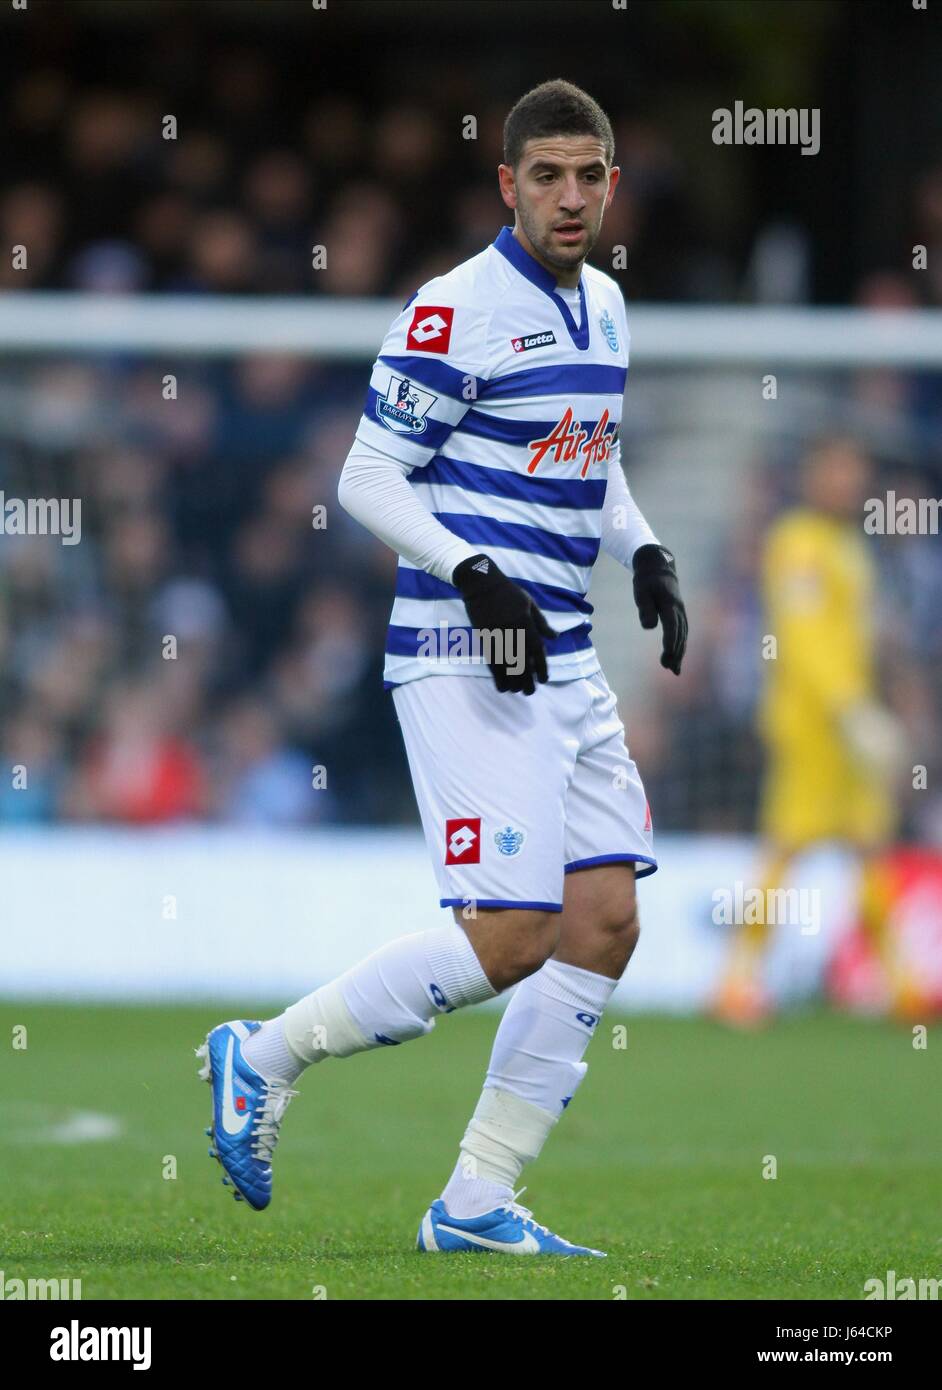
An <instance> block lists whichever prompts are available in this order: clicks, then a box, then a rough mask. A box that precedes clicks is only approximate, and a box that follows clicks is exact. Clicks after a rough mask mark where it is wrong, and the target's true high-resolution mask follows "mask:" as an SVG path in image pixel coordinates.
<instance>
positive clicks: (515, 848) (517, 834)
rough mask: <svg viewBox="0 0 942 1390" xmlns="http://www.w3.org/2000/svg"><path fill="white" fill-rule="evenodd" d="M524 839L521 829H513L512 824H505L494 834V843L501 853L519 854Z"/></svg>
mask: <svg viewBox="0 0 942 1390" xmlns="http://www.w3.org/2000/svg"><path fill="white" fill-rule="evenodd" d="M525 839H526V836H525V835H524V833H523V831H522V830H514V828H513V826H512V825H505V826H504V828H503V830H498V831H497V832H496V834H495V835H494V844H495V845H496V846H497V848H498V850H499V851H500V853H501V854H506V855H513V854H519V853H520V850H521V849H522V847H523V842H524V840H525Z"/></svg>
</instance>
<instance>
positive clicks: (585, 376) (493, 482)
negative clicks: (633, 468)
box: [357, 227, 628, 686]
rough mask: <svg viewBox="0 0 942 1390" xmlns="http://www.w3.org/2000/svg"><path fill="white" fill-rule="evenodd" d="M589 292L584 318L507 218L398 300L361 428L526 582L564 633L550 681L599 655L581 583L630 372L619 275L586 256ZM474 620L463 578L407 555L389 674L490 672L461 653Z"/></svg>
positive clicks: (454, 524)
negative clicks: (478, 248)
mask: <svg viewBox="0 0 942 1390" xmlns="http://www.w3.org/2000/svg"><path fill="white" fill-rule="evenodd" d="M579 296H580V300H581V308H582V316H581V320H580V326H579V327H577V326H576V322H575V319H574V318H573V316H572V314H571V313H570V311H569V307H568V305H567V304H566V302H565V300H564V299H563V298H562V297H561V296H560V295H559V294H557V293H556V280H555V277H554V276H552V275H551V274H550V273H549V271H547V270H545V269H544V268H543V267H542V266H541V265H540V264H539V263H538V262H537V261H535V260H534V259H533V257H532V256H530V255H529V254H528V253H527V252H526V251H525V250H524V249H523V247H522V246H521V245H520V243H519V242H518V241H517V240H516V238H515V237H514V235H513V233H512V231H511V229H510V228H509V227H504V228H503V230H502V231H501V233H500V235H499V236H498V237H497V239H496V241H495V242H494V243H493V244H492V245H491V246H489V247H488V248H487V249H486V250H485V251H482V252H481V253H480V254H479V255H477V256H474V257H472V259H471V260H469V261H465V262H464V264H463V265H459V266H457V267H456V268H455V269H454V270H452V271H450V272H449V273H448V274H447V275H442V276H439V277H438V278H437V279H434V280H430V281H429V282H428V284H426V285H423V286H422V288H421V289H420V290H419V291H418V293H417V294H416V295H414V296H413V298H412V299H411V300H410V301H409V302H408V304H407V305H406V306H405V308H404V309H403V310H402V313H401V314H400V315H399V316H398V318H397V319H396V320H395V322H394V323H393V325H392V326H391V328H390V329H389V332H388V333H387V334H386V338H385V340H384V342H383V346H382V349H381V351H380V354H379V357H378V358H377V359H376V362H375V364H374V366H373V373H372V376H371V378H370V387H369V391H368V394H367V399H366V406H365V408H364V412H363V418H362V419H361V421H360V425H359V428H358V430H357V438H358V439H359V440H360V441H361V442H362V443H364V444H365V445H367V447H370V448H375V449H376V450H378V451H379V452H381V453H384V454H388V455H391V456H392V457H394V458H396V459H398V460H400V461H401V462H402V463H404V464H408V465H409V466H410V467H411V472H410V473H409V475H408V478H409V482H410V484H411V485H412V486H413V487H414V488H416V490H417V492H418V495H419V496H420V497H421V499H422V501H423V502H424V503H425V505H426V506H427V507H428V509H429V511H430V512H432V514H433V515H434V516H435V517H436V518H437V519H438V520H439V521H440V522H441V523H442V524H443V525H444V526H446V527H447V528H448V530H449V531H452V532H454V534H455V535H456V536H460V537H462V539H464V540H466V541H468V542H469V543H470V544H471V545H473V546H474V547H475V549H478V550H482V551H486V552H487V553H488V554H489V555H491V556H493V558H494V560H495V561H496V562H497V564H498V565H499V566H500V568H501V569H502V570H503V572H504V573H505V574H506V575H508V576H509V577H510V578H511V579H514V580H516V582H517V583H518V584H519V585H520V586H521V587H522V588H523V589H525V590H526V591H527V592H528V593H529V594H531V595H532V597H533V598H534V599H535V601H536V602H537V604H538V605H539V607H540V608H541V609H542V611H543V613H544V614H545V616H546V619H547V622H548V623H549V624H550V626H551V627H552V628H553V629H554V630H555V631H556V632H558V633H559V634H560V635H559V636H558V637H556V638H554V639H551V640H549V641H548V642H547V643H546V649H547V656H548V667H549V678H550V680H551V681H560V680H573V679H576V678H577V677H580V676H586V675H590V674H591V673H592V672H594V671H597V670H598V669H599V662H598V658H597V656H596V654H595V651H594V648H593V646H592V639H591V635H590V634H591V623H590V622H589V617H590V614H591V613H592V605H591V604H590V603H589V602H588V599H587V598H586V594H587V593H588V589H589V583H590V579H591V575H592V567H593V565H594V564H595V560H596V557H597V555H598V552H599V546H600V538H601V515H602V505H603V503H604V500H605V489H606V485H607V479H608V466H609V461H610V460H611V459H617V458H618V445H617V434H618V427H619V424H620V422H621V410H622V399H623V396H624V390H625V381H626V378H627V375H628V326H627V321H626V317H625V306H624V301H623V299H622V295H621V290H620V289H619V288H618V285H617V284H616V283H615V281H614V280H613V279H612V278H611V277H610V276H608V275H605V274H604V273H603V272H602V271H599V270H596V269H594V268H593V267H591V266H588V265H587V266H585V267H584V268H583V272H582V278H581V281H580V284H579ZM430 634H434V635H435V638H436V640H435V642H433V643H430ZM469 634H470V628H469V620H468V614H467V610H466V609H465V606H464V602H463V600H462V598H461V596H460V594H459V593H458V591H457V589H455V588H454V587H453V586H452V585H451V584H447V583H445V582H443V581H442V580H440V579H436V578H435V577H434V576H432V575H429V574H427V573H425V571H423V570H418V569H416V568H415V567H414V566H412V565H410V564H409V563H408V562H407V561H405V560H403V559H402V558H401V557H400V560H399V568H398V572H397V580H396V597H395V602H394V604H393V610H392V616H391V619H390V624H389V630H388V633H387V640H386V667H385V672H384V677H385V684H386V685H387V686H393V685H401V684H402V683H403V682H405V681H410V680H415V679H416V678H417V677H419V676H424V675H429V674H435V673H443V674H445V673H447V674H455V673H456V672H459V673H466V674H468V675H483V676H488V677H490V672H489V670H488V667H487V665H486V663H485V661H484V660H483V658H482V656H481V655H480V653H478V654H477V655H474V654H473V650H472V651H471V654H469V655H464V656H462V655H461V653H462V652H468V651H469V645H468V642H469ZM429 653H431V654H429Z"/></svg>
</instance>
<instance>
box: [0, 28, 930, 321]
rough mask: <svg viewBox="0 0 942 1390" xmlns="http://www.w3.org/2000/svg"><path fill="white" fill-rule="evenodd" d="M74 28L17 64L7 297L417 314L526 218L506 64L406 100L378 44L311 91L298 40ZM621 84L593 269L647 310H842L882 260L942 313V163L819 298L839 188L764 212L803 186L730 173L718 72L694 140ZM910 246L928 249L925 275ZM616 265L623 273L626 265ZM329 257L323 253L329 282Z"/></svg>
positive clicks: (10, 128)
mask: <svg viewBox="0 0 942 1390" xmlns="http://www.w3.org/2000/svg"><path fill="white" fill-rule="evenodd" d="M199 9H200V7H199V6H195V12H198V11H199ZM145 13H146V11H145ZM192 13H193V11H191V14H192ZM73 17H74V11H73ZM69 18H70V16H69V9H68V7H66V8H65V9H64V10H63V11H60V13H59V16H58V19H57V29H58V31H59V33H60V42H59V45H58V49H55V51H54V52H44V51H43V49H42V47H41V46H37V48H36V49H35V50H33V51H24V52H22V53H21V54H19V56H18V60H17V61H16V62H13V61H12V54H13V52H14V50H13V48H12V46H11V48H10V50H9V53H8V58H7V62H6V64H5V65H4V64H3V62H2V59H0V79H3V83H2V89H0V121H2V130H3V135H4V151H3V155H4V158H3V167H4V181H3V187H2V190H0V244H2V245H4V246H25V247H27V248H28V253H29V254H28V263H27V264H26V265H25V266H24V265H22V264H18V265H17V267H16V268H14V267H13V266H12V264H11V261H10V258H8V257H3V258H0V287H7V288H11V289H26V288H41V289H78V290H90V291H97V292H109V291H110V292H119V291H125V292H138V291H141V292H146V291H177V292H182V293H189V294H215V293H225V294H237V295H238V294H254V293H259V294H305V295H392V296H394V297H398V298H403V299H404V298H406V297H408V296H409V295H410V294H411V293H412V291H413V290H414V288H415V286H416V285H418V284H421V283H423V282H424V281H425V280H427V279H429V278H431V276H433V275H434V274H437V273H439V272H441V271H442V270H445V269H448V268H450V267H451V266H453V265H455V264H456V263H457V262H458V261H461V260H463V259H465V258H466V257H468V256H470V255H473V254H475V253H476V252H477V251H479V250H480V249H481V248H482V247H483V246H485V245H486V244H487V243H488V242H490V241H491V240H493V238H494V235H495V230H496V227H497V226H498V225H499V222H500V221H501V220H509V219H508V218H506V217H504V216H503V210H502V209H501V207H500V205H499V203H498V200H497V193H496V187H495V179H496V168H497V165H498V163H499V162H500V161H501V158H502V126H503V120H504V117H505V115H506V112H507V109H508V105H509V102H510V101H512V100H513V99H514V98H515V97H516V96H519V95H520V94H521V90H520V77H519V75H513V76H512V75H510V73H509V72H508V71H507V69H506V64H504V65H502V66H501V67H500V69H499V77H500V80H499V81H498V80H496V75H495V63H494V59H493V55H492V54H489V55H488V57H487V58H481V57H480V56H475V55H473V54H469V56H468V58H467V60H466V61H464V60H461V59H458V58H456V57H455V56H454V55H453V54H452V55H450V56H447V55H445V54H442V53H439V52H436V55H435V74H434V81H433V82H428V81H423V80H421V79H420V80H419V82H418V83H417V84H408V83H405V84H404V83H403V82H402V80H401V78H402V69H401V67H400V66H399V65H395V64H394V65H390V64H389V63H388V62H387V63H385V64H384V63H383V60H382V53H381V51H380V50H379V49H377V48H376V47H375V46H374V47H372V48H370V49H369V50H368V51H364V52H362V53H361V52H357V57H356V61H357V71H358V73H359V80H357V81H352V80H351V70H350V66H349V64H350V58H351V53H350V51H349V42H350V40H349V39H348V47H347V48H341V49H340V50H338V52H337V53H336V62H335V63H334V62H332V61H331V55H330V52H329V51H328V52H327V54H326V56H325V55H324V54H322V53H321V52H320V50H318V51H317V57H318V58H319V59H320V62H319V67H318V74H317V80H316V81H311V80H310V69H309V68H308V67H307V66H306V65H305V64H304V63H299V62H298V61H297V59H298V55H297V54H296V53H295V52H294V51H293V48H292V37H291V31H290V29H289V30H285V31H282V32H281V33H280V34H279V32H278V30H277V29H272V30H268V31H266V34H265V41H264V42H263V43H257V44H255V45H251V44H249V43H247V42H245V41H241V42H236V41H234V40H232V41H230V42H228V43H227V42H226V41H225V40H224V38H223V37H222V36H220V34H219V33H218V32H217V30H216V28H215V27H214V26H204V27H202V28H201V27H200V26H198V25H193V24H192V23H190V24H189V25H188V22H187V19H186V17H185V15H183V14H182V13H178V14H176V15H175V16H174V21H173V23H172V24H168V25H164V26H158V27H157V28H156V29H153V28H151V29H147V30H143V31H141V32H140V33H135V32H134V31H133V30H132V33H131V36H130V38H129V37H128V36H127V35H126V34H123V32H121V31H118V30H116V31H115V32H112V31H110V30H109V28H108V26H107V25H106V26H104V27H103V28H102V29H101V31H99V32H97V33H96V32H95V31H92V30H89V31H88V32H87V34H86V36H85V42H84V46H83V43H82V37H83V36H82V31H81V30H77V31H76V32H75V33H73V34H71V35H70V32H69ZM647 22H651V20H650V17H649V19H648V21H647ZM6 37H8V38H10V39H12V38H13V37H14V33H13V32H11V31H10V30H9V29H8V30H7V31H6ZM47 37H48V36H47ZM425 37H426V42H431V41H432V35H431V34H428V35H426V36H425ZM135 39H136V42H135ZM307 43H308V44H310V43H311V38H310V37H308V38H307ZM54 47H55V46H54ZM553 62H554V63H558V59H556V58H554V60H553ZM611 66H612V65H611V61H608V62H607V63H603V64H601V65H600V67H599V70H598V77H597V84H598V85H593V86H592V90H593V94H594V95H597V96H598V97H599V99H600V100H601V101H602V102H603V104H605V105H606V106H607V107H608V109H609V111H610V113H611V116H612V121H613V127H614V130H615V142H616V153H617V159H618V163H619V165H620V167H621V171H622V173H621V183H620V187H619V190H618V195H617V198H616V199H615V202H614V203H613V205H612V207H611V209H610V210H609V212H608V214H607V217H606V221H605V224H604V227H603V232H602V238H601V241H600V243H599V245H598V247H597V250H596V253H595V255H596V259H597V261H598V263H599V264H600V265H605V266H608V267H611V268H612V269H613V273H614V274H615V275H616V277H617V278H618V279H619V280H620V281H621V282H622V283H623V285H624V287H625V290H626V292H627V293H628V294H629V295H630V296H631V297H632V298H633V299H635V300H655V301H656V300H670V301H678V300H688V301H697V300H699V301H724V300H729V299H745V300H758V301H781V300H799V301H800V300H803V299H807V298H809V297H812V296H813V295H814V296H816V297H817V298H821V299H825V300H828V299H833V298H834V297H835V283H834V280H833V277H834V276H837V275H838V274H839V272H840V260H841V259H842V260H843V263H844V266H845V268H846V265H847V264H848V262H849V260H851V259H853V262H854V263H855V264H856V265H857V270H856V274H857V276H858V278H863V276H864V275H865V274H867V275H869V274H870V273H871V271H873V270H876V271H879V270H880V269H881V267H880V266H879V265H875V264H873V257H874V255H876V254H879V255H881V256H883V257H884V258H885V260H886V263H887V265H888V267H890V268H891V270H892V272H893V273H895V274H896V275H899V276H901V278H902V281H903V283H904V284H905V286H906V287H907V290H906V293H908V295H909V297H910V298H911V299H912V300H913V301H914V302H925V303H930V304H940V303H942V270H940V266H942V163H940V162H939V161H938V157H936V159H935V160H934V161H932V160H930V161H929V162H928V163H926V164H925V167H923V168H921V169H920V168H919V167H918V165H914V166H913V169H914V174H913V177H912V179H911V183H910V188H909V194H908V197H907V198H906V199H905V200H904V206H903V207H902V208H900V209H898V210H897V211H898V214H899V215H898V218H897V220H898V224H899V225H898V226H895V225H894V228H893V230H892V232H889V231H887V232H885V233H884V236H883V239H882V240H881V241H880V247H881V250H880V252H879V253H877V252H876V251H871V252H870V253H869V263H868V264H866V265H864V264H863V263H862V262H861V253H860V251H859V250H855V249H854V248H853V247H848V245H847V238H846V237H844V240H843V242H842V244H843V245H844V248H845V252H844V254H843V256H842V258H839V261H838V263H837V265H829V266H828V274H829V275H830V276H831V277H832V280H831V282H829V283H827V284H821V283H820V281H821V270H822V267H821V266H818V265H816V264H815V253H814V247H813V241H814V238H815V235H816V234H817V233H819V232H821V231H822V230H823V228H821V227H816V228H812V227H810V226H808V225H805V224H804V223H803V216H807V217H809V218H810V217H813V216H815V215H817V216H819V217H820V215H821V207H820V206H819V205H820V204H823V203H827V201H828V199H830V200H831V205H830V210H829V212H828V214H827V216H828V218H830V221H831V223H835V222H840V223H842V222H843V218H844V216H845V208H844V206H843V204H842V203H841V202H840V201H839V198H838V200H837V201H834V200H835V189H834V188H833V186H832V181H831V180H828V179H827V177H826V176H825V177H824V180H823V184H822V185H821V186H820V196H819V197H818V196H816V197H814V198H813V199H812V200H811V205H810V206H805V207H804V208H803V210H802V213H794V214H792V215H791V216H789V215H784V214H783V213H782V212H781V210H780V209H777V208H774V207H773V206H771V205H770V206H768V207H763V206H762V205H761V204H759V203H758V202H757V199H756V196H755V195H756V193H757V190H758V186H759V180H760V176H761V174H762V173H763V172H765V174H766V176H767V174H768V171H769V170H770V169H774V170H776V174H775V177H776V178H779V176H780V177H781V178H782V179H783V180H786V179H793V178H794V177H795V174H794V168H793V166H794V165H795V164H796V156H795V152H794V151H793V150H787V151H782V150H773V149H770V150H767V151H764V152H763V154H762V157H763V161H764V162H763V164H762V165H761V166H758V167H755V168H751V166H750V164H749V162H748V159H745V160H744V159H743V158H742V157H741V155H742V154H743V151H735V152H733V154H732V155H731V157H730V158H726V157H725V156H726V155H727V154H728V153H729V152H727V151H723V152H716V150H715V147H714V146H713V145H712V144H711V143H709V141H708V132H709V130H710V129H711V126H712V123H711V116H710V112H711V109H712V106H713V104H714V101H713V96H712V94H711V91H710V89H709V85H708V84H707V83H706V82H704V81H703V78H702V75H701V82H702V87H701V90H700V92H699V95H698V104H697V109H698V111H699V117H698V122H697V124H695V125H694V126H693V127H691V124H690V118H689V113H688V115H687V118H686V119H684V120H680V119H678V118H676V117H675V118H673V119H672V118H671V116H669V115H665V114H661V112H662V110H663V109H664V108H663V102H659V103H655V104H654V109H655V110H656V111H658V114H657V115H656V116H652V115H651V114H649V111H648V110H647V109H646V107H645V104H644V103H639V102H638V100H637V99H635V100H634V101H631V100H630V94H627V93H626V91H625V87H624V82H623V81H619V82H613V80H612V75H611ZM542 75H544V76H545V75H546V74H545V73H543V74H542ZM669 109H670V107H669V104H668V107H667V110H669ZM834 114H836V113H834ZM469 118H470V120H471V121H473V124H469ZM832 119H833V114H832ZM841 138H843V137H842V133H841V132H839V131H832V140H833V139H838V140H839V139H841ZM704 145H706V147H707V148H708V149H709V150H711V151H714V158H713V161H712V163H713V168H712V173H711V171H710V170H709V169H707V168H705V167H704V163H703V148H704ZM749 153H750V152H746V154H747V155H748V154H749ZM752 153H754V152H752ZM809 163H810V161H809ZM804 164H805V161H803V160H801V159H800V158H798V159H797V165H798V166H803V165H804ZM821 167H822V168H823V165H822V166H821ZM750 169H751V172H750ZM802 172H804V171H802ZM809 172H814V173H815V175H816V177H818V178H819V179H820V178H821V177H822V176H821V175H820V174H817V166H816V170H815V171H810V170H809ZM750 181H751V182H750ZM786 186H787V185H786V184H785V183H783V188H785V187H786ZM811 186H812V187H818V185H816V184H812V185H811ZM798 187H801V185H798ZM807 187H808V186H807V185H806V187H805V192H806V196H807ZM824 225H825V226H827V225H828V223H827V221H825V224H824ZM914 244H921V245H925V247H926V267H925V269H924V270H922V271H920V272H919V273H916V274H913V273H912V272H911V271H909V265H910V261H911V257H912V247H913V245H914ZM616 246H617V247H624V248H627V249H628V253H629V254H628V257H627V261H626V260H624V259H622V260H618V261H616V262H615V263H614V264H613V256H612V248H613V247H616ZM316 247H323V248H327V255H326V260H320V261H319V262H318V265H317V268H314V264H313V263H314V260H315V254H314V248H316ZM907 272H908V273H907ZM816 280H817V282H818V284H817V289H815V283H816ZM843 293H846V291H844V290H842V289H840V288H838V289H837V290H836V294H837V295H838V296H839V295H841V294H843Z"/></svg>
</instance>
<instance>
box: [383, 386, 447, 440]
mask: <svg viewBox="0 0 942 1390" xmlns="http://www.w3.org/2000/svg"><path fill="white" fill-rule="evenodd" d="M437 400H438V397H437V396H433V395H432V393H431V391H423V390H422V388H421V386H416V385H415V383H414V382H412V381H410V380H409V379H408V377H402V376H391V377H390V379H389V385H388V387H387V388H386V399H385V400H377V402H376V414H377V415H378V416H379V418H380V421H381V422H382V423H383V424H384V425H385V426H386V428H387V429H388V430H392V431H393V433H394V434H421V433H422V432H423V430H425V429H426V428H427V426H428V421H427V420H426V418H425V417H426V415H427V414H428V412H429V411H430V410H431V408H432V406H433V405H434V404H435V402H436V401H437Z"/></svg>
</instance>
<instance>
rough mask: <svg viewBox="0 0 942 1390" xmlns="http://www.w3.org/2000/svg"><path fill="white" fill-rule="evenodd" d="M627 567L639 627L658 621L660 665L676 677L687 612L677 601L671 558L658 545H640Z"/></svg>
mask: <svg viewBox="0 0 942 1390" xmlns="http://www.w3.org/2000/svg"><path fill="white" fill-rule="evenodd" d="M631 564H632V568H633V569H634V580H633V588H634V591H635V603H636V604H637V605H638V613H639V614H640V616H641V626H642V627H657V620H658V618H660V620H661V627H662V629H663V632H664V646H663V649H662V651H661V665H662V666H666V668H667V670H668V671H673V673H674V675H675V676H679V675H680V663H681V662H682V661H683V659H684V651H685V650H686V647H687V610H686V608H685V607H684V601H683V599H682V598H681V597H680V587H679V585H678V583H677V571H676V570H675V568H674V557H673V555H672V554H671V553H670V551H669V550H665V549H664V547H663V546H662V545H641V546H639V547H638V549H637V550H636V551H635V553H634V555H633V556H632V560H631Z"/></svg>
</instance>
